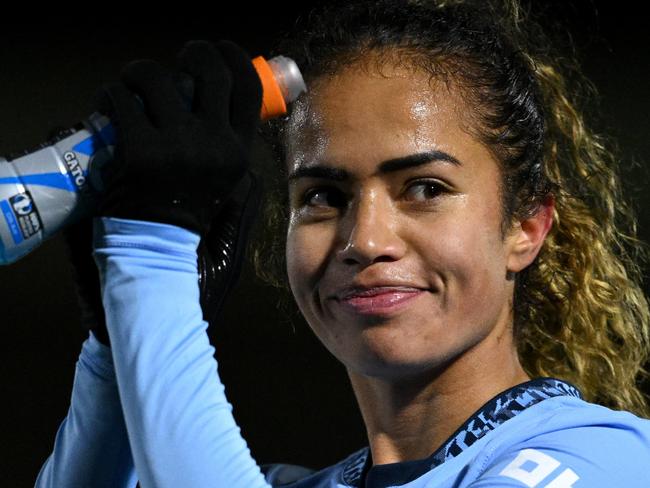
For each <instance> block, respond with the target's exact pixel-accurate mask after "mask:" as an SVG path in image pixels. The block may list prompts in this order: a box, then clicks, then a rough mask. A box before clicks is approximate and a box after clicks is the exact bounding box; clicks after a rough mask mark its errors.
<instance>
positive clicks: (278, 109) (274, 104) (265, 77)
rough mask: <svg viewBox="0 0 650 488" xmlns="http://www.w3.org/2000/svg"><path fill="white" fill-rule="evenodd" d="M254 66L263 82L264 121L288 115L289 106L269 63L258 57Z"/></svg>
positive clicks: (262, 116)
mask: <svg viewBox="0 0 650 488" xmlns="http://www.w3.org/2000/svg"><path fill="white" fill-rule="evenodd" d="M253 66H255V69H256V70H257V74H258V75H259V77H260V80H261V81H262V90H263V94H262V113H261V118H262V120H268V119H271V118H273V117H278V116H280V115H284V114H286V113H287V104H286V103H285V101H284V96H282V90H280V85H278V82H277V81H276V79H275V75H274V74H273V70H272V69H271V67H270V66H269V63H267V62H266V59H264V58H263V57H262V56H258V57H256V58H255V59H253Z"/></svg>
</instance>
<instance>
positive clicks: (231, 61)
mask: <svg viewBox="0 0 650 488" xmlns="http://www.w3.org/2000/svg"><path fill="white" fill-rule="evenodd" d="M216 47H217V48H218V49H219V51H220V52H221V55H222V56H223V59H224V60H225V61H226V63H227V64H228V66H229V67H230V70H231V72H232V73H233V78H234V83H233V87H232V94H231V96H230V125H231V126H232V128H233V130H234V131H235V133H236V134H237V135H238V136H239V138H240V141H241V142H242V143H243V144H249V143H250V142H251V141H252V140H253V136H254V134H255V130H256V128H257V126H258V124H259V123H260V112H261V109H262V82H261V80H260V77H259V75H258V74H257V71H256V70H255V67H254V66H253V62H252V60H251V58H250V56H249V55H248V53H247V52H246V51H245V50H244V49H243V48H241V47H240V46H238V45H237V44H235V43H234V42H232V41H229V40H225V39H224V40H221V41H219V42H217V44H216Z"/></svg>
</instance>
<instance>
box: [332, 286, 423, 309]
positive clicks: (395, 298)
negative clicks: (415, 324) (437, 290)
mask: <svg viewBox="0 0 650 488" xmlns="http://www.w3.org/2000/svg"><path fill="white" fill-rule="evenodd" d="M425 291H426V290H413V291H394V290H392V291H387V292H386V293H379V294H376V295H372V296H350V297H348V298H345V299H342V300H339V301H338V303H340V304H341V306H342V307H343V308H344V309H347V310H349V311H352V312H355V313H358V314H362V315H390V314H393V313H396V312H398V311H401V310H403V309H405V308H407V307H409V306H410V305H411V304H412V302H413V301H414V300H415V298H417V297H418V296H420V295H422V294H423V293H424V292H425Z"/></svg>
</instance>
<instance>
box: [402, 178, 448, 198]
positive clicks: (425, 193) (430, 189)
mask: <svg viewBox="0 0 650 488" xmlns="http://www.w3.org/2000/svg"><path fill="white" fill-rule="evenodd" d="M446 191H447V189H446V188H445V187H444V186H443V185H441V184H440V183H438V182H437V181H435V180H419V181H417V182H415V184H413V185H411V186H409V187H408V189H407V190H406V194H407V195H411V196H412V197H413V198H412V199H413V200H416V201H420V202H423V201H427V200H435V199H436V198H438V197H439V196H440V195H442V194H443V193H445V192H446Z"/></svg>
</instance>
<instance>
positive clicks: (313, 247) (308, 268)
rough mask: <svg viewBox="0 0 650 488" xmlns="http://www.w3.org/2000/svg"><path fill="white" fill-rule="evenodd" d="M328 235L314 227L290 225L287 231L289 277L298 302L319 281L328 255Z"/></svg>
mask: <svg viewBox="0 0 650 488" xmlns="http://www.w3.org/2000/svg"><path fill="white" fill-rule="evenodd" d="M328 242H329V239H328V237H327V235H325V234H324V232H322V231H320V232H319V231H318V229H316V228H314V227H313V226H310V227H306V226H301V225H294V224H290V225H289V228H288V231H287V247H286V256H287V275H288V277H289V284H290V286H291V289H292V291H293V294H294V296H295V297H296V300H298V301H299V302H300V297H301V296H302V297H304V296H305V295H306V294H308V293H309V291H310V290H312V289H314V286H315V284H316V282H317V280H318V275H319V270H322V269H323V268H324V263H325V262H326V260H327V254H328V249H329V247H328Z"/></svg>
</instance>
